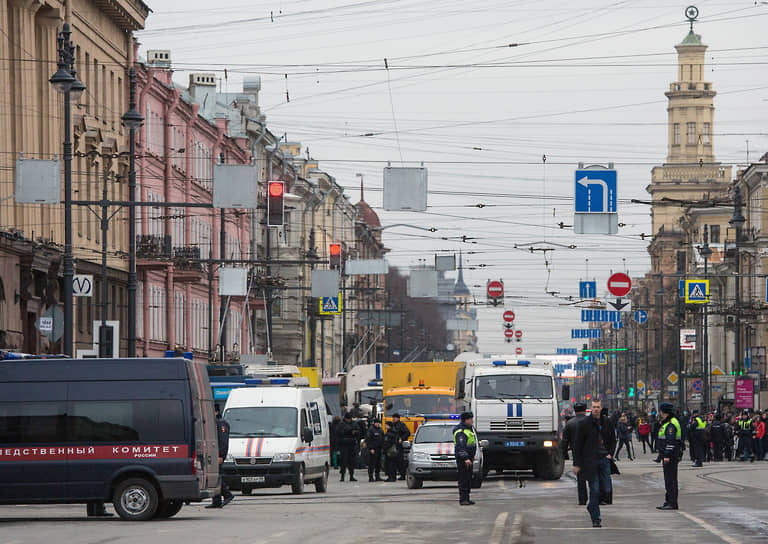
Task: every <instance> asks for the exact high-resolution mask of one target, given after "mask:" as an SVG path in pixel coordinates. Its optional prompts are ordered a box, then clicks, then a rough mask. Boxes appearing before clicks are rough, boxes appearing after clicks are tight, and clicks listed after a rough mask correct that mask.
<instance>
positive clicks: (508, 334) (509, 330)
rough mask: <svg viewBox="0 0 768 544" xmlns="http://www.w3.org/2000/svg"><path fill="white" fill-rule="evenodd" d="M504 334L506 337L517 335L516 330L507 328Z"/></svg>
mask: <svg viewBox="0 0 768 544" xmlns="http://www.w3.org/2000/svg"><path fill="white" fill-rule="evenodd" d="M504 336H505V337H506V338H512V337H513V336H515V331H513V330H512V329H507V330H505V331H504Z"/></svg>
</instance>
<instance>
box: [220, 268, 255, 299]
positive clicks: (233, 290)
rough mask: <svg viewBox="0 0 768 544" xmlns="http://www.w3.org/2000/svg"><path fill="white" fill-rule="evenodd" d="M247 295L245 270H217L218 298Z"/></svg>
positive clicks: (246, 271)
mask: <svg viewBox="0 0 768 544" xmlns="http://www.w3.org/2000/svg"><path fill="white" fill-rule="evenodd" d="M246 294H248V269H247V268H221V269H220V270H219V296H222V297H244V296H245V295H246Z"/></svg>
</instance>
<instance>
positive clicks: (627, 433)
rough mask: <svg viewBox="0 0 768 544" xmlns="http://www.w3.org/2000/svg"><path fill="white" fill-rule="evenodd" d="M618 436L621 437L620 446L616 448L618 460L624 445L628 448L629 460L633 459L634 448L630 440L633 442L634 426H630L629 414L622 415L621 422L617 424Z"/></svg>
mask: <svg viewBox="0 0 768 544" xmlns="http://www.w3.org/2000/svg"><path fill="white" fill-rule="evenodd" d="M616 436H617V437H618V439H619V447H618V448H617V449H616V460H617V461H618V460H619V452H621V447H622V446H624V447H626V449H627V456H628V457H629V460H630V461H631V460H632V450H631V449H630V445H629V444H630V442H632V427H630V426H629V420H628V419H627V416H621V418H619V423H618V424H617V425H616Z"/></svg>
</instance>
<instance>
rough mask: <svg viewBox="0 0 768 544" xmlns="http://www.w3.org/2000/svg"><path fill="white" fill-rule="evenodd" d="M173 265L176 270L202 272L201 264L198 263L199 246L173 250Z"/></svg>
mask: <svg viewBox="0 0 768 544" xmlns="http://www.w3.org/2000/svg"><path fill="white" fill-rule="evenodd" d="M173 265H174V266H175V267H176V269H177V270H193V271H197V272H202V271H203V263H201V262H200V247H199V246H180V247H174V248H173Z"/></svg>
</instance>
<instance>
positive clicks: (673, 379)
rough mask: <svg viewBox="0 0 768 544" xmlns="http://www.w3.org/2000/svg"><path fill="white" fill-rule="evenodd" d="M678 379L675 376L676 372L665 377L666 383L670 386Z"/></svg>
mask: <svg viewBox="0 0 768 544" xmlns="http://www.w3.org/2000/svg"><path fill="white" fill-rule="evenodd" d="M679 379H680V376H678V375H677V372H670V374H669V376H667V381H668V382H669V383H671V384H672V385H674V384H676V383H677V382H678V380H679Z"/></svg>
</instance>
